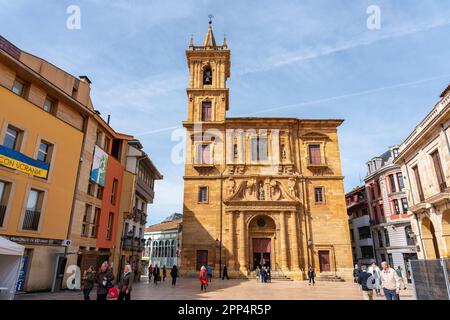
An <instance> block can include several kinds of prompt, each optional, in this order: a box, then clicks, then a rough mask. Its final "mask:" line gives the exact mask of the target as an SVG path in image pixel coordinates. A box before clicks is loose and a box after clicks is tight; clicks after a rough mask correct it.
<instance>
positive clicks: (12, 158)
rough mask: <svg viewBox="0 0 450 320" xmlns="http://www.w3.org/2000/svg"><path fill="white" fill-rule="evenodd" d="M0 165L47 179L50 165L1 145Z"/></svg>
mask: <svg viewBox="0 0 450 320" xmlns="http://www.w3.org/2000/svg"><path fill="white" fill-rule="evenodd" d="M0 165H1V166H4V167H7V168H10V169H14V170H17V171H20V172H24V173H28V174H31V175H33V176H36V177H39V178H44V179H47V175H48V169H49V164H48V163H47V162H43V161H39V160H36V159H33V158H30V157H28V156H26V155H24V154H23V153H20V152H19V151H16V150H13V149H10V148H7V147H5V146H2V145H0Z"/></svg>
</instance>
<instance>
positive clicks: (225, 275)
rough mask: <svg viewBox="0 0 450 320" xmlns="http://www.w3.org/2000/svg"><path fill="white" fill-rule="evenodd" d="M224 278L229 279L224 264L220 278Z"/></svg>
mask: <svg viewBox="0 0 450 320" xmlns="http://www.w3.org/2000/svg"><path fill="white" fill-rule="evenodd" d="M225 278H227V280H230V278H229V277H228V268H227V266H226V265H225V266H223V271H222V280H225Z"/></svg>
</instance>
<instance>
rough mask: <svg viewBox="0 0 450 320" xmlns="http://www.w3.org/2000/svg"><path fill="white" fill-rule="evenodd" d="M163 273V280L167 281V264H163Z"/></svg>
mask: <svg viewBox="0 0 450 320" xmlns="http://www.w3.org/2000/svg"><path fill="white" fill-rule="evenodd" d="M162 274H163V277H162V281H163V282H166V277H167V270H166V266H163V269H162Z"/></svg>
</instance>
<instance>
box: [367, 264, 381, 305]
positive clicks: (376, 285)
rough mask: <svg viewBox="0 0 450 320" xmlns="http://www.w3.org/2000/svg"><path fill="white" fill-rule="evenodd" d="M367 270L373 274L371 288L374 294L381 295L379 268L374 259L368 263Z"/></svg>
mask: <svg viewBox="0 0 450 320" xmlns="http://www.w3.org/2000/svg"><path fill="white" fill-rule="evenodd" d="M367 272H369V273H370V274H372V276H373V279H374V284H373V289H374V290H375V294H376V295H377V297H379V296H381V270H380V268H379V267H378V266H377V264H376V262H375V260H372V264H371V265H370V267H369V269H368V270H367Z"/></svg>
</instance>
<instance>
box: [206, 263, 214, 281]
mask: <svg viewBox="0 0 450 320" xmlns="http://www.w3.org/2000/svg"><path fill="white" fill-rule="evenodd" d="M206 272H207V273H208V279H209V282H212V277H213V271H212V268H211V266H210V265H209V264H208V265H207V266H206Z"/></svg>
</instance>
